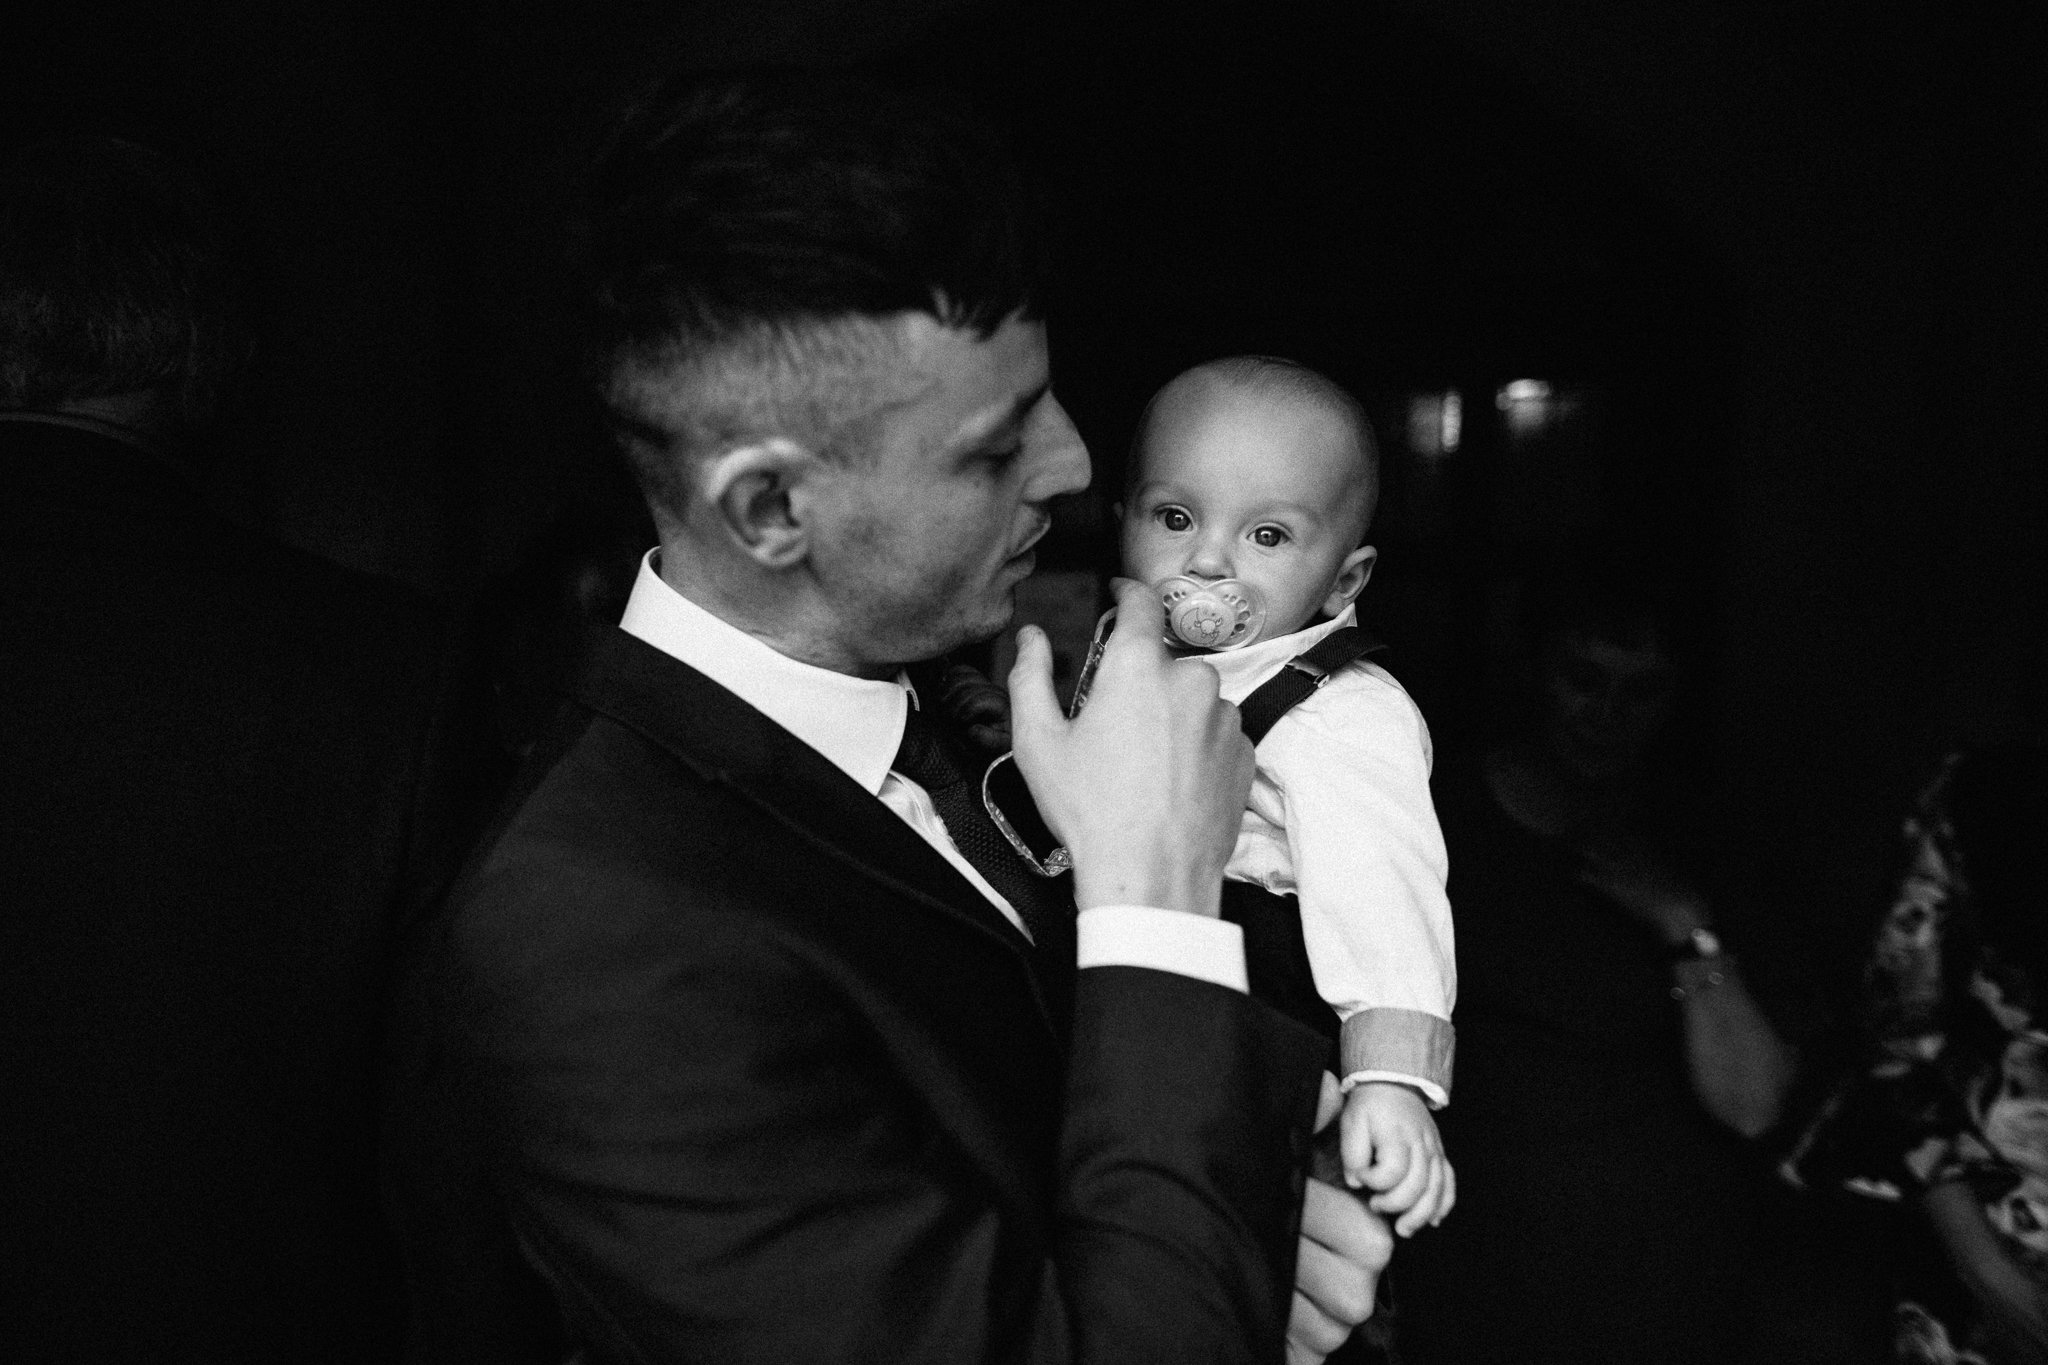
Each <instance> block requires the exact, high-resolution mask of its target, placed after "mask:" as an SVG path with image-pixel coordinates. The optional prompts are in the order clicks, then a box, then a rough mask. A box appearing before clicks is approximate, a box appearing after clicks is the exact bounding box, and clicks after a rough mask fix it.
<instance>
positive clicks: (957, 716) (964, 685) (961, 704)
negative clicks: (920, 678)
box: [939, 664, 1010, 753]
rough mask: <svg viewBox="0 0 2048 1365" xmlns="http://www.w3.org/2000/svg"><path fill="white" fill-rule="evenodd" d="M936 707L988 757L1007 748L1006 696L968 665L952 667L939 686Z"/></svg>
mask: <svg viewBox="0 0 2048 1365" xmlns="http://www.w3.org/2000/svg"><path fill="white" fill-rule="evenodd" d="M939 687H940V693H939V705H940V706H942V707H943V708H945V712H946V714H947V715H949V716H951V717H952V718H953V719H954V721H955V722H956V723H958V724H959V725H961V726H962V727H964V728H965V729H966V731H967V733H968V736H969V737H970V738H972V739H973V740H974V742H975V743H976V744H979V745H980V746H981V747H982V748H984V749H987V750H988V751H989V752H990V753H1001V752H1002V751H1003V750H1005V749H1007V748H1009V747H1010V694H1009V693H1008V692H1006V691H1004V690H1003V689H1002V688H1000V687H998V686H996V685H995V684H994V683H992V682H990V681H989V680H988V679H987V678H986V677H984V676H983V675H982V673H981V671H980V670H979V669H977V668H975V667H974V666H972V665H971V664H952V665H950V666H949V667H948V668H947V669H946V672H945V674H944V675H943V677H942V678H941V679H940V683H939Z"/></svg>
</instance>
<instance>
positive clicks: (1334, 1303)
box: [1294, 1238, 1379, 1351]
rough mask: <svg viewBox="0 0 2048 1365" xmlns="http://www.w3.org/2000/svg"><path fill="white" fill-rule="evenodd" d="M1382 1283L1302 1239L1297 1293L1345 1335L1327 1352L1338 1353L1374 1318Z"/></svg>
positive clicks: (1325, 1347) (1314, 1243)
mask: <svg viewBox="0 0 2048 1365" xmlns="http://www.w3.org/2000/svg"><path fill="white" fill-rule="evenodd" d="M1378 1282H1379V1277H1378V1275H1377V1273H1372V1274H1368V1273H1365V1272H1363V1271H1361V1270H1360V1268H1359V1267H1358V1266H1355V1265H1353V1264H1352V1263H1351V1262H1349V1261H1347V1260H1345V1259H1344V1258H1343V1257H1341V1256H1339V1255H1338V1254H1337V1253H1336V1252H1334V1251H1331V1250H1330V1249H1329V1248H1328V1247H1326V1246H1323V1245H1321V1244H1320V1243H1317V1242H1311V1241H1309V1240H1308V1239H1307V1238H1303V1239H1302V1241H1301V1246H1300V1250H1299V1253H1298V1257H1297V1259H1296V1261H1295V1266H1294V1290H1295V1292H1296V1293H1297V1294H1300V1295H1301V1296H1302V1297H1303V1298H1305V1299H1307V1300H1308V1302H1309V1304H1310V1306H1312V1307H1313V1308H1314V1309H1315V1310H1316V1311H1317V1312H1318V1313H1321V1314H1322V1315H1323V1317H1324V1318H1325V1319H1327V1320H1328V1321H1329V1322H1331V1323H1334V1324H1336V1325H1337V1326H1338V1327H1339V1329H1340V1330H1341V1332H1342V1335H1340V1336H1338V1337H1337V1339H1336V1340H1335V1341H1334V1342H1331V1343H1330V1344H1328V1345H1323V1346H1322V1349H1323V1350H1325V1351H1331V1350H1335V1349H1336V1348H1337V1347H1338V1346H1340V1345H1342V1344H1343V1342H1344V1337H1346V1336H1349V1335H1350V1334H1351V1329H1352V1328H1354V1327H1356V1326H1357V1325H1358V1324H1359V1323H1361V1322H1364V1321H1365V1320H1366V1319H1367V1318H1369V1317H1371V1316H1372V1300H1373V1291H1374V1289H1375V1288H1376V1287H1377V1285H1378ZM1316 1344H1318V1345H1322V1343H1321V1342H1317V1343H1316Z"/></svg>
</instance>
